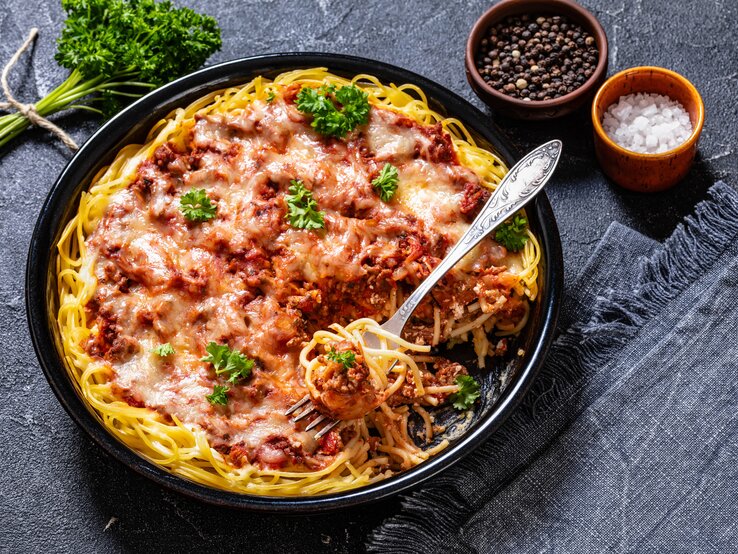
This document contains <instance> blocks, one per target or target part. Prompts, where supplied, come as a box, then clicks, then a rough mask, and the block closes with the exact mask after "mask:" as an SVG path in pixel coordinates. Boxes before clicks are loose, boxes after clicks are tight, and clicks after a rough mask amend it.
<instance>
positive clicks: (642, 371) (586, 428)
mask: <svg viewBox="0 0 738 554" xmlns="http://www.w3.org/2000/svg"><path fill="white" fill-rule="evenodd" d="M710 196H711V198H710V199H709V200H706V201H705V202H702V203H701V204H700V205H698V206H697V209H696V214H695V216H694V217H688V218H687V219H686V221H685V223H684V225H683V226H680V227H679V228H677V230H676V231H675V232H674V234H673V235H672V237H670V238H669V239H668V240H667V241H665V243H664V244H663V245H661V244H659V243H656V242H654V241H652V240H651V239H648V238H646V237H644V236H642V235H640V234H639V233H636V232H635V231H632V230H630V229H628V228H626V227H623V226H622V225H619V224H617V223H614V224H613V225H612V226H611V227H610V228H609V229H608V231H607V233H606V235H605V236H604V237H603V239H602V241H601V243H600V245H599V246H598V248H597V250H596V252H595V253H594V254H593V256H592V258H591V259H590V261H589V262H588V264H587V266H586V267H585V269H584V271H583V272H582V274H581V276H580V277H579V279H578V282H577V283H576V284H575V286H573V287H571V290H569V291H568V293H567V295H568V296H567V299H566V301H565V304H564V306H563V313H562V317H561V322H560V327H559V328H560V330H562V332H561V334H560V335H559V336H558V337H557V339H556V341H555V343H554V346H553V348H552V350H551V352H550V354H549V357H548V359H547V362H546V365H545V367H544V369H543V370H542V373H541V375H540V376H539V378H538V379H537V381H536V383H535V384H534V386H533V388H532V390H531V391H530V393H529V394H528V396H527V397H526V399H525V400H524V402H523V404H522V405H521V406H520V408H519V409H518V410H517V411H516V412H515V413H514V415H513V416H512V417H511V418H510V420H508V422H506V423H505V425H504V426H503V429H502V430H501V431H500V432H498V433H497V434H495V435H494V436H493V437H492V438H491V439H490V440H489V441H488V442H487V443H485V444H484V445H483V446H482V447H481V448H480V449H479V450H478V451H476V452H475V453H474V454H473V455H471V456H469V457H468V458H466V459H465V460H463V461H462V462H460V463H459V464H457V465H456V466H454V467H453V468H451V469H449V470H448V471H446V472H445V473H443V474H441V475H440V476H439V477H437V478H436V479H434V480H432V481H431V482H430V483H428V484H427V485H425V486H424V487H423V488H421V489H420V490H418V491H417V492H414V493H412V494H411V495H410V496H408V497H407V498H405V499H404V500H403V503H402V510H401V512H400V514H399V515H396V516H394V517H391V518H389V519H388V520H386V521H385V522H384V523H383V524H382V525H381V526H380V527H379V528H378V529H376V530H375V531H374V532H373V533H372V535H371V536H370V539H369V543H368V545H367V547H368V549H369V550H370V551H373V552H393V553H402V552H423V553H425V554H430V553H434V552H516V553H527V552H587V553H590V552H603V551H613V552H738V191H736V189H734V188H732V187H730V186H728V185H726V184H724V183H721V182H718V183H716V184H715V185H714V186H713V187H712V188H711V189H710Z"/></svg>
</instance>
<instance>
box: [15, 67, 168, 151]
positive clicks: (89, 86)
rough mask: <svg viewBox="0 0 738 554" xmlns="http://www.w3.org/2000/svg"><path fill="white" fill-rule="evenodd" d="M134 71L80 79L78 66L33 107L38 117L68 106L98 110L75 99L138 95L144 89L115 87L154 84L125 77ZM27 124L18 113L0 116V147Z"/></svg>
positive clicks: (132, 74)
mask: <svg viewBox="0 0 738 554" xmlns="http://www.w3.org/2000/svg"><path fill="white" fill-rule="evenodd" d="M137 74H138V73H137V72H136V71H133V70H126V71H121V72H119V73H116V74H115V75H113V76H112V77H109V78H106V77H95V78H93V79H88V80H86V81H83V78H82V74H81V73H80V72H79V70H77V69H75V70H73V71H72V72H71V73H70V74H69V76H68V77H67V78H66V79H65V80H64V82H63V83H61V84H60V85H59V86H58V87H56V88H55V89H54V90H52V91H51V92H50V93H49V94H47V95H46V96H44V97H43V98H42V99H41V100H39V101H38V102H36V104H35V106H34V107H35V108H36V111H37V112H38V114H39V115H40V116H42V117H46V116H49V115H51V114H54V113H57V112H60V111H62V110H66V109H69V108H72V107H75V108H82V109H86V110H88V111H91V112H95V113H101V110H98V109H97V108H93V107H91V106H87V107H82V106H83V105H81V104H75V102H76V101H77V100H79V99H81V98H84V97H85V96H88V95H90V94H92V93H95V92H108V93H110V94H115V95H116V96H124V97H129V98H139V97H140V96H142V95H143V94H145V91H143V92H141V93H133V92H123V91H119V90H116V89H117V88H118V87H121V88H125V87H138V88H143V89H152V88H156V85H153V84H151V83H145V82H142V81H136V80H130V81H129V80H128V79H129V78H132V77H133V78H135V76H136V75H137ZM30 126H31V124H30V122H29V121H28V119H27V118H26V117H25V116H24V115H22V114H20V113H11V114H8V115H4V116H2V117H0V148H2V147H3V146H4V145H5V144H7V143H8V142H10V141H11V140H13V139H14V138H15V137H17V136H18V135H20V134H21V133H23V131H25V130H26V129H28V127H30Z"/></svg>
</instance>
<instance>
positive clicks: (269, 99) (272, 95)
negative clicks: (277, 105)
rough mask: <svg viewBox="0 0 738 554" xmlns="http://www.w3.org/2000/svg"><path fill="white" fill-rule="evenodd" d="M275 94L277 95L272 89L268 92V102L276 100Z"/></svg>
mask: <svg viewBox="0 0 738 554" xmlns="http://www.w3.org/2000/svg"><path fill="white" fill-rule="evenodd" d="M275 96H276V95H275V94H274V91H273V90H270V91H269V94H267V103H269V104H271V103H272V102H274V98H275Z"/></svg>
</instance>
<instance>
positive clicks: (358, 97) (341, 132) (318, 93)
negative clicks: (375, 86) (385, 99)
mask: <svg viewBox="0 0 738 554" xmlns="http://www.w3.org/2000/svg"><path fill="white" fill-rule="evenodd" d="M368 98H369V97H368V95H367V94H366V93H365V92H364V91H363V90H361V89H360V88H359V87H357V86H354V85H348V86H344V87H341V88H338V89H337V88H336V87H335V85H323V86H322V87H320V88H312V87H302V88H301V89H300V92H299V93H298V94H297V109H298V110H300V111H301V112H303V113H306V114H310V115H312V116H313V121H312V123H311V124H310V126H311V127H312V128H313V129H315V130H316V131H317V132H318V133H320V134H321V135H325V136H327V137H339V138H341V137H345V136H346V134H347V133H349V132H351V131H353V130H354V129H355V128H356V127H358V126H359V125H366V123H367V122H368V121H369V99H368ZM338 106H340V108H339V107H338Z"/></svg>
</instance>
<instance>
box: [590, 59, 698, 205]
mask: <svg viewBox="0 0 738 554" xmlns="http://www.w3.org/2000/svg"><path fill="white" fill-rule="evenodd" d="M637 92H645V93H656V94H663V95H666V96H668V97H669V98H671V99H672V100H676V101H678V102H679V103H680V104H681V105H682V106H684V109H685V110H687V113H689V118H690V120H691V121H692V134H691V135H690V136H689V138H688V139H687V140H686V142H684V143H682V144H680V145H679V146H677V147H676V148H674V149H672V150H668V151H666V152H662V153H659V154H642V153H640V152H633V151H631V150H627V149H625V148H623V147H622V146H619V145H618V144H616V143H615V141H613V140H612V139H611V138H610V137H608V136H607V134H606V133H605V130H604V129H603V128H602V116H603V114H604V113H605V111H606V110H607V108H608V107H609V106H610V105H611V104H613V103H615V102H617V100H618V98H620V97H621V96H623V95H625V94H633V93H637ZM704 122H705V105H704V103H703V102H702V97H701V96H700V93H699V92H697V89H696V88H695V87H694V85H693V84H692V83H690V82H689V81H688V80H687V79H685V78H684V77H682V76H681V75H679V74H678V73H675V72H673V71H669V70H668V69H664V68H662V67H648V66H646V67H634V68H632V69H626V70H625V71H621V72H620V73H616V74H615V75H613V76H612V77H610V78H609V79H608V80H607V81H606V82H605V84H604V85H602V87H601V88H600V90H599V91H597V95H596V96H595V99H594V102H593V103H592V124H593V126H594V146H595V153H596V155H597V160H598V161H599V162H600V166H601V167H602V170H603V171H604V172H605V174H606V175H607V176H608V177H610V179H612V180H613V181H615V182H616V183H617V184H618V185H620V186H621V187H624V188H626V189H629V190H635V191H639V192H658V191H662V190H666V189H668V188H670V187H672V186H674V185H675V184H677V183H678V182H679V181H680V180H681V179H683V178H684V176H685V175H686V174H687V172H688V171H689V168H690V167H691V166H692V162H693V161H694V156H695V154H696V153H697V141H698V140H699V138H700V133H701V132H702V125H703V123H704Z"/></svg>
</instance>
